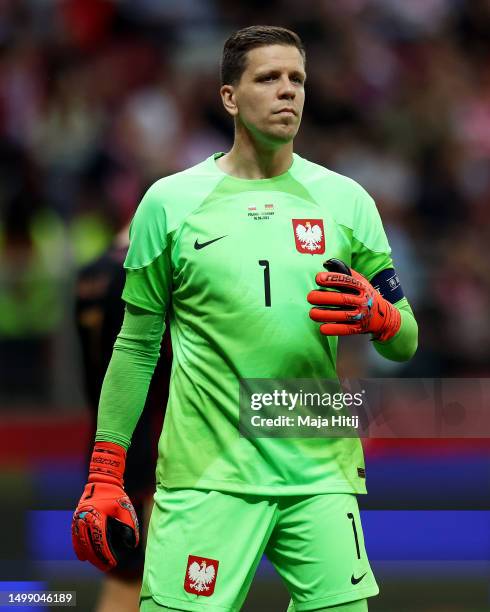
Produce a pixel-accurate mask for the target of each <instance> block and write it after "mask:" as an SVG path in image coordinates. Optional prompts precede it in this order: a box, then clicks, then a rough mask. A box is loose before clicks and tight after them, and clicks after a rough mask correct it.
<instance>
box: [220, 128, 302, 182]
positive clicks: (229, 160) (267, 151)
mask: <svg viewBox="0 0 490 612" xmlns="http://www.w3.org/2000/svg"><path fill="white" fill-rule="evenodd" d="M240 132H241V131H238V130H237V131H236V132H235V141H234V143H233V147H232V148H231V149H230V151H228V153H226V155H223V157H220V158H219V159H218V160H217V164H218V167H219V168H220V169H221V170H223V172H226V173H227V174H230V175H231V176H235V177H236V178H244V179H264V178H272V177H274V176H279V175H280V174H284V172H287V171H288V169H289V168H290V166H291V164H292V162H293V142H292V141H291V142H287V143H284V144H280V145H277V144H274V145H270V144H268V143H261V142H258V141H257V140H255V139H254V138H253V137H252V135H251V134H250V132H248V131H245V132H244V133H240Z"/></svg>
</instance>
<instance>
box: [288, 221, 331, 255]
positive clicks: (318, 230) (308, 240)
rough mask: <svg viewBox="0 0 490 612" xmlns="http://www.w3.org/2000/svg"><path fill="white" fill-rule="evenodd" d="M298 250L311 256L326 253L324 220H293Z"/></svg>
mask: <svg viewBox="0 0 490 612" xmlns="http://www.w3.org/2000/svg"><path fill="white" fill-rule="evenodd" d="M292 222H293V232H294V240H295V243H296V250H297V251H298V252H299V253H307V254H309V255H317V254H319V255H321V254H322V253H325V230H324V228H323V219H292Z"/></svg>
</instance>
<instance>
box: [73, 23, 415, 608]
mask: <svg viewBox="0 0 490 612" xmlns="http://www.w3.org/2000/svg"><path fill="white" fill-rule="evenodd" d="M305 78H306V74H305V55H304V50H303V47H302V44H301V41H300V39H299V38H298V36H297V35H296V34H295V33H293V32H291V31H289V30H285V29H283V28H276V27H269V26H253V27H250V28H245V29H243V30H240V31H238V32H236V33H235V34H234V35H233V36H231V37H230V38H229V39H228V40H227V42H226V43H225V48H224V53H223V61H222V87H221V97H222V100H223V104H224V107H225V109H226V110H227V111H228V113H229V114H230V115H231V116H232V117H233V119H234V123H235V139H234V143H233V147H232V148H231V150H230V151H229V152H228V153H226V154H223V153H217V154H214V155H212V156H211V157H209V158H208V159H206V160H205V161H203V162H202V163H200V164H198V165H197V166H194V167H192V168H190V169H188V170H185V171H184V172H180V173H178V174H175V175H172V176H169V177H166V178H164V179H161V180H159V181H157V182H156V183H155V184H154V185H153V186H152V187H150V189H149V190H148V192H147V193H146V195H145V196H144V198H143V200H142V202H141V204H140V206H139V208H138V210H137V212H136V215H135V217H134V219H133V223H132V227H131V243H130V248H129V252H128V255H127V258H126V261H125V267H126V285H125V288H124V292H123V298H124V300H125V302H126V313H125V318H124V322H123V326H122V329H121V332H120V334H119V336H118V339H117V341H116V343H115V346H114V353H113V357H112V360H111V363H110V365H109V368H108V371H107V374H106V377H105V380H104V385H103V389H102V394H101V399H100V405H99V416H98V428H97V434H96V443H95V448H94V453H93V456H92V462H91V467H90V474H89V482H88V484H87V486H86V488H85V490H84V494H83V495H82V498H81V500H80V503H79V506H78V508H77V510H76V512H75V515H74V521H73V542H74V546H75V550H76V552H77V554H78V556H79V558H81V559H88V560H90V561H91V562H93V563H94V564H95V565H97V567H100V568H101V569H103V570H104V569H108V568H110V567H113V566H114V565H115V564H116V563H117V560H118V558H119V557H120V555H122V554H123V549H124V546H131V545H132V544H134V543H135V542H136V541H137V525H136V523H135V520H134V512H133V511H132V506H131V503H130V501H129V499H128V498H127V497H126V496H125V493H124V490H123V489H122V476H123V471H124V461H125V450H126V449H127V447H128V446H129V444H130V440H131V434H132V432H133V429H134V427H135V424H136V422H137V420H138V418H139V415H140V412H141V410H142V407H143V404H144V401H145V396H146V392H147V388H148V384H149V381H150V378H151V376H152V372H153V368H154V364H155V362H156V359H157V356H158V348H159V345H160V339H161V336H162V332H163V327H164V318H165V313H167V312H168V313H169V319H170V329H171V335H172V348H173V355H174V362H173V367H172V377H171V383H170V395H169V400H168V406H167V413H166V420H165V425H164V428H163V432H162V435H161V438H160V443H159V459H158V465H157V491H156V494H155V505H154V510H153V514H152V518H151V523H150V528H149V535H148V542H147V548H146V558H145V571H144V578H143V588H142V592H141V606H140V610H142V611H144V612H148V611H153V610H169V609H170V610H201V609H205V610H208V611H215V610H216V611H218V610H220V611H222V610H239V609H240V608H241V606H242V604H243V601H244V599H245V597H246V593H247V591H248V588H249V586H250V583H251V581H252V578H253V575H254V572H255V570H256V568H257V566H258V563H259V561H260V558H261V556H262V554H264V553H265V554H267V556H268V558H269V559H270V560H271V561H272V563H273V564H274V565H275V567H276V569H277V571H278V572H279V574H280V575H281V577H282V578H283V580H284V581H285V583H286V585H287V587H288V590H289V592H290V594H291V598H292V601H291V604H290V609H291V610H297V611H302V610H324V609H325V610H330V611H331V612H332V611H336V610H339V611H342V612H359V611H364V610H367V602H366V598H367V597H370V596H372V595H375V594H377V592H378V587H377V585H376V582H375V580H374V577H373V574H372V571H371V568H370V566H369V562H368V560H367V557H366V552H365V548H364V542H363V536H362V529H361V525H360V519H359V511H358V506H357V500H356V497H355V495H356V494H359V493H365V492H366V487H365V471H364V461H363V454H362V447H361V444H360V441H359V439H358V438H340V437H337V438H319V437H313V438H307V437H303V438H284V437H282V438H278V437H275V438H272V437H256V438H253V437H241V436H240V435H239V430H238V422H239V380H240V379H249V378H255V379H257V378H261V379H276V378H277V379H325V378H336V349H337V341H338V335H344V334H350V333H370V334H371V337H372V339H373V340H374V342H373V346H374V348H375V349H376V350H377V351H378V352H379V353H381V354H382V355H384V356H385V357H387V358H388V359H393V360H398V361H403V360H406V359H409V358H410V357H411V356H412V355H413V353H414V352H415V349H416V345H417V325H416V322H415V320H414V318H413V314H412V311H411V309H410V306H409V304H408V302H407V300H406V299H405V298H404V297H403V292H402V290H401V287H400V284H399V281H398V278H397V276H396V273H395V272H394V269H393V263H392V260H391V257H390V248H389V245H388V242H387V239H386V236H385V233H384V231H383V227H382V224H381V220H380V217H379V214H378V212H377V210H376V206H375V204H374V202H373V200H372V199H371V198H370V197H369V195H368V194H367V193H366V192H365V191H364V190H363V189H362V188H361V187H360V186H359V185H358V184H357V183H355V182H354V181H352V180H350V179H348V178H346V177H343V176H340V175H338V174H336V173H334V172H331V171H329V170H327V169H325V168H323V167H321V166H318V165H316V164H314V163H311V162H309V161H307V160H305V159H302V158H301V157H299V156H298V155H296V154H294V153H293V139H294V137H295V135H296V133H297V131H298V128H299V125H300V121H301V115H302V110H303V103H304V83H305ZM329 258H338V259H341V260H342V261H344V262H346V263H347V264H348V265H349V266H350V269H349V270H348V272H350V274H342V273H338V272H335V273H334V272H321V270H322V264H323V262H324V261H325V260H326V259H329ZM367 279H368V280H367ZM315 280H316V284H317V285H318V287H317V290H314V289H315ZM370 281H371V282H370ZM373 285H374V286H375V287H376V288H377V290H375V289H374V288H373ZM332 288H334V289H337V291H331V290H330V289H332ZM352 289H354V293H353V292H352ZM308 302H309V303H310V304H312V305H313V306H314V307H313V308H312V309H311V311H310V304H309V303H308ZM318 322H320V323H321V325H320V326H318Z"/></svg>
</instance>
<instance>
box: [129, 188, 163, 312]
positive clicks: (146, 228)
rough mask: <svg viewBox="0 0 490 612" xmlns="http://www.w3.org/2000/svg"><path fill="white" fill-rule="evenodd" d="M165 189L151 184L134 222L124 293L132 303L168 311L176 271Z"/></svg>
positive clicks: (130, 235)
mask: <svg viewBox="0 0 490 612" xmlns="http://www.w3.org/2000/svg"><path fill="white" fill-rule="evenodd" d="M161 191H162V190H161V189H160V188H159V182H157V183H155V184H154V185H152V187H150V189H149V190H148V191H147V192H146V194H145V195H144V197H143V199H142V200H141V203H140V205H139V206H138V209H137V211H136V214H135V216H134V218H133V221H132V222H131V227H130V231H129V250H128V254H127V256H126V261H125V262H124V267H125V268H126V283H125V285H124V290H123V294H122V297H123V300H124V301H125V302H127V303H129V304H133V305H134V306H138V307H140V308H143V309H145V310H148V311H150V312H154V313H159V314H161V313H163V314H164V313H165V312H166V310H167V305H168V302H169V288H170V286H171V281H172V273H171V266H170V256H169V248H170V245H169V240H168V238H167V223H166V216H165V208H164V206H163V198H162V194H161Z"/></svg>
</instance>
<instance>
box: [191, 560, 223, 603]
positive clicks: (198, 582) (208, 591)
mask: <svg viewBox="0 0 490 612" xmlns="http://www.w3.org/2000/svg"><path fill="white" fill-rule="evenodd" d="M218 565H219V561H216V559H206V557H196V556H194V555H189V558H188V559H187V569H186V572H185V579H184V589H185V590H186V591H187V592H188V593H192V594H193V595H201V596H203V597H209V596H210V595H212V594H213V593H214V585H215V584H216V576H217V575H218Z"/></svg>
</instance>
